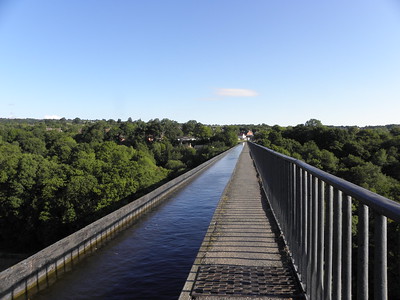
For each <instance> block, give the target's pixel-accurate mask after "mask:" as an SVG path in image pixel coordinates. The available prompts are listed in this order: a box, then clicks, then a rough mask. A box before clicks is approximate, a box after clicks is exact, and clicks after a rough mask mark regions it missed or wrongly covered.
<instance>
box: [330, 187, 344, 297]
mask: <svg viewBox="0 0 400 300" xmlns="http://www.w3.org/2000/svg"><path fill="white" fill-rule="evenodd" d="M333 219H334V220H333V224H334V230H333V276H332V292H333V299H334V300H341V299H342V192H341V191H339V190H337V189H334V200H333Z"/></svg>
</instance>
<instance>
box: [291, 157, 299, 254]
mask: <svg viewBox="0 0 400 300" xmlns="http://www.w3.org/2000/svg"><path fill="white" fill-rule="evenodd" d="M289 170H290V178H291V182H290V202H291V203H292V214H291V226H290V232H292V235H291V237H290V245H291V249H294V248H295V245H296V244H295V241H296V237H297V229H298V228H296V212H297V206H296V169H295V167H294V165H293V164H292V163H291V162H289Z"/></svg>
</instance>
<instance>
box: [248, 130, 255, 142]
mask: <svg viewBox="0 0 400 300" xmlns="http://www.w3.org/2000/svg"><path fill="white" fill-rule="evenodd" d="M253 137H254V134H253V131H251V130H249V131H248V132H247V134H246V138H247V140H248V141H251V140H252V139H253Z"/></svg>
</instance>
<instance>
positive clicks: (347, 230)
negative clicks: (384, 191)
mask: <svg viewBox="0 0 400 300" xmlns="http://www.w3.org/2000/svg"><path fill="white" fill-rule="evenodd" d="M351 226H352V216H351V197H350V196H347V195H346V196H345V197H344V198H343V250H342V251H343V252H342V276H343V278H342V279H343V281H342V283H343V284H342V288H343V300H351V299H352V298H351V264H352V259H351V256H352V245H351V233H352V230H351V229H352V228H351Z"/></svg>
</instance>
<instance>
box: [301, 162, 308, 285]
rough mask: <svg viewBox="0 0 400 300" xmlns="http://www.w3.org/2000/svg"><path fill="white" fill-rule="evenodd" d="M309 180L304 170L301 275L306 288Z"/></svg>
mask: <svg viewBox="0 0 400 300" xmlns="http://www.w3.org/2000/svg"><path fill="white" fill-rule="evenodd" d="M307 179H308V175H307V172H306V171H305V170H303V184H302V185H303V189H302V190H303V196H302V206H303V212H302V216H303V224H302V225H301V226H302V232H303V245H302V248H303V251H302V253H303V256H302V262H301V268H302V270H301V274H302V280H303V284H305V285H306V288H307V286H308V283H307V257H308V247H307V245H308V234H307V231H308V226H307V225H308V205H307V196H308V191H307V187H308V184H307Z"/></svg>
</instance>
